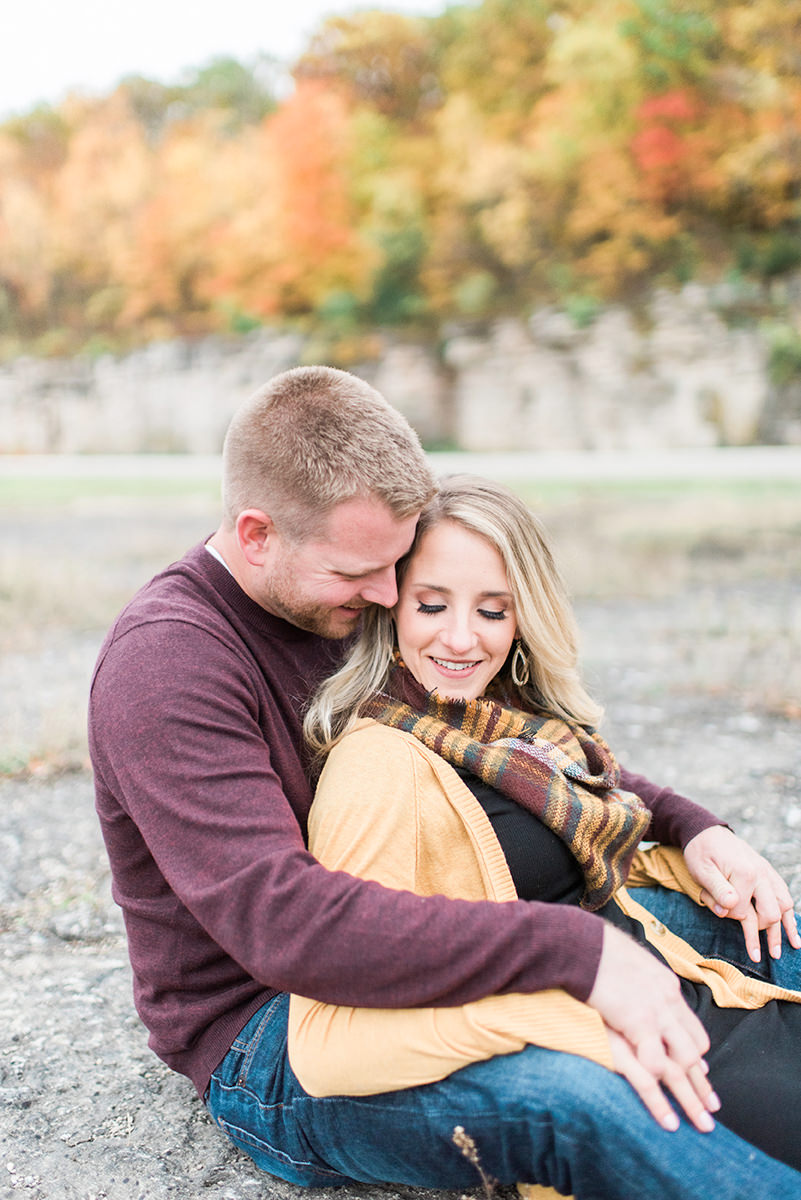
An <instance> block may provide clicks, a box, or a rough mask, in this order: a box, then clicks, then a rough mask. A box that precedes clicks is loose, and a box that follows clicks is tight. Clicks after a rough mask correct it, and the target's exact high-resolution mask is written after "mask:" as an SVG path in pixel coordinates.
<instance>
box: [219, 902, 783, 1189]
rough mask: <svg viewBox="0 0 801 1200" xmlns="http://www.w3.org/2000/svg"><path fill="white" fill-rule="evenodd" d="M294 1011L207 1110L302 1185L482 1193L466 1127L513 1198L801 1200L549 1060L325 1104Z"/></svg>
mask: <svg viewBox="0 0 801 1200" xmlns="http://www.w3.org/2000/svg"><path fill="white" fill-rule="evenodd" d="M635 895H636V898H637V899H638V900H639V901H640V902H641V903H643V904H645V905H646V907H648V908H649V909H651V910H652V911H653V912H654V914H655V915H656V916H657V917H658V918H659V919H660V920H663V921H664V922H665V924H667V925H669V926H670V928H672V929H673V930H674V931H675V932H676V933H679V934H682V935H683V936H686V937H687V938H688V940H690V941H692V942H693V944H694V945H695V946H696V947H697V948H698V949H699V950H701V951H702V952H703V953H710V952H711V950H712V948H713V944H714V947H716V948H717V947H720V949H719V950H716V952H719V953H724V952H725V957H736V956H739V957H740V959H742V960H743V962H744V964H745V965H747V964H748V961H749V960H748V959H747V958H744V956H743V955H742V953H741V950H740V946H739V943H738V940H737V939H738V937H739V939H740V941H742V934H741V932H740V928H739V926H738V925H735V924H734V923H733V922H728V923H726V922H721V921H719V920H718V919H717V918H713V917H712V916H711V915H710V914H708V913H706V912H705V910H699V909H697V907H696V906H695V905H694V904H693V903H692V901H686V903H685V899H686V898H685V897H682V896H678V895H675V894H673V893H668V892H666V891H665V890H664V889H661V888H655V889H652V888H647V889H646V888H640V889H637V891H636V892H635ZM687 905H689V906H690V907H689V908H688V907H687ZM690 925H693V926H695V925H698V926H699V928H698V929H697V930H696V929H695V928H693V929H692V930H691V929H690ZM727 925H728V928H727V927H726V926H727ZM773 977H774V978H775V981H776V982H777V983H783V984H784V986H791V987H800V986H801V952H794V951H792V950H791V949H789V948H787V949H785V951H784V953H783V955H782V959H781V960H780V964H779V970H778V971H777V972H776V973H775V974H774V976H773ZM288 1006H289V999H288V997H287V996H285V995H281V996H277V997H275V998H274V999H273V1000H271V1001H269V1002H268V1004H266V1005H265V1006H264V1008H262V1009H261V1010H260V1011H259V1012H258V1013H256V1014H255V1016H253V1017H252V1018H251V1020H250V1021H249V1022H248V1024H247V1025H246V1026H245V1028H244V1029H243V1030H242V1031H241V1033H240V1034H239V1036H238V1037H237V1038H236V1040H235V1041H234V1043H233V1045H232V1047H231V1049H230V1051H229V1053H228V1054H227V1055H226V1057H225V1058H224V1059H223V1061H222V1063H221V1064H220V1066H219V1067H218V1069H217V1070H216V1071H215V1072H214V1075H213V1076H212V1080H211V1084H210V1088H209V1094H208V1097H207V1103H208V1108H209V1111H210V1113H211V1114H212V1116H213V1117H214V1120H215V1121H216V1122H217V1124H218V1125H219V1126H220V1127H221V1129H223V1130H224V1132H225V1133H226V1134H227V1135H228V1136H229V1137H230V1138H231V1140H232V1141H233V1142H234V1143H235V1144H236V1145H237V1146H239V1147H240V1148H241V1149H243V1150H245V1151H246V1152H247V1153H248V1154H249V1155H250V1156H251V1158H252V1159H253V1160H254V1162H255V1163H256V1164H257V1165H258V1166H259V1167H261V1168H262V1169H264V1170H265V1171H269V1172H270V1173H271V1174H273V1175H277V1176H279V1177H280V1178H281V1179H285V1180H287V1181H289V1182H290V1183H295V1184H300V1185H304V1186H309V1187H326V1186H327V1187H331V1186H337V1185H340V1184H349V1183H352V1182H354V1181H357V1182H362V1183H396V1184H406V1185H410V1186H419V1187H427V1188H447V1189H464V1188H473V1187H476V1186H477V1185H478V1184H479V1183H480V1180H479V1177H478V1174H477V1173H476V1171H475V1168H473V1167H472V1166H471V1165H470V1164H469V1163H468V1162H467V1161H466V1159H465V1158H464V1157H463V1156H462V1155H461V1153H460V1152H459V1151H458V1149H457V1148H456V1147H455V1146H454V1145H453V1142H452V1134H453V1129H454V1126H456V1125H461V1126H463V1127H464V1129H465V1130H466V1131H467V1133H468V1134H469V1135H470V1136H471V1137H472V1138H473V1140H474V1142H475V1143H476V1145H477V1147H478V1151H479V1156H480V1159H481V1164H482V1166H483V1168H484V1170H485V1171H486V1172H487V1173H488V1174H490V1175H491V1176H493V1177H494V1178H495V1179H496V1180H498V1182H500V1183H502V1184H510V1183H515V1182H518V1181H526V1182H536V1183H542V1184H550V1185H551V1186H553V1187H555V1188H556V1189H557V1191H559V1192H562V1193H563V1194H570V1193H572V1194H573V1195H574V1196H576V1197H577V1200H632V1198H633V1197H637V1200H672V1198H675V1200H709V1198H710V1197H714V1198H715V1200H735V1198H742V1200H753V1198H754V1197H755V1196H770V1197H771V1200H801V1174H799V1173H798V1172H796V1171H793V1170H791V1169H790V1168H789V1167H787V1166H785V1165H784V1164H783V1163H779V1162H778V1161H776V1160H775V1159H773V1158H769V1157H768V1156H767V1155H765V1154H763V1153H762V1152H761V1151H759V1150H756V1149H754V1147H752V1146H751V1145H750V1144H749V1143H747V1142H745V1141H743V1140H742V1139H741V1138H739V1137H737V1136H736V1135H735V1134H733V1133H731V1132H730V1131H729V1130H728V1129H726V1128H725V1127H724V1126H722V1125H721V1124H720V1123H718V1124H717V1126H716V1128H715V1130H714V1132H713V1133H710V1134H702V1133H698V1132H697V1131H696V1130H695V1129H694V1128H693V1127H692V1126H691V1125H690V1124H689V1123H688V1122H687V1121H682V1124H681V1126H680V1128H679V1130H678V1131H677V1132H676V1133H667V1132H665V1131H664V1130H662V1129H660V1127H659V1126H658V1125H657V1124H656V1122H655V1121H654V1120H653V1118H652V1117H651V1116H650V1115H649V1114H648V1112H647V1111H646V1109H645V1108H644V1107H643V1105H642V1103H641V1102H640V1100H639V1098H638V1097H637V1095H636V1094H635V1093H634V1091H633V1090H632V1089H631V1087H630V1086H629V1084H628V1083H627V1082H626V1081H625V1080H624V1079H622V1078H621V1077H620V1076H617V1075H615V1074H613V1073H612V1072H610V1071H607V1070H605V1069H604V1068H603V1067H600V1066H597V1065H596V1064H595V1063H591V1062H589V1061H587V1060H586V1059H582V1058H579V1057H577V1056H575V1055H571V1054H559V1053H555V1052H553V1051H550V1050H543V1049H541V1048H539V1047H536V1046H529V1047H527V1048H526V1049H525V1050H523V1051H521V1052H520V1053H519V1054H512V1055H506V1056H503V1057H499V1058H494V1059H490V1060H489V1061H488V1062H482V1063H476V1064H474V1065H472V1066H469V1067H465V1068H464V1069H462V1070H461V1071H456V1072H454V1074H453V1075H450V1076H449V1077H448V1078H447V1079H443V1080H441V1081H440V1082H439V1083H434V1084H428V1085H426V1086H424V1087H419V1088H409V1089H406V1090H404V1091H399V1092H386V1093H382V1094H381V1095H376V1096H360V1097H348V1096H337V1097H326V1098H323V1099H315V1098H314V1097H311V1096H309V1095H307V1093H306V1092H304V1091H303V1089H302V1088H301V1086H300V1084H299V1083H298V1081H297V1079H296V1078H295V1076H294V1074H293V1072H292V1069H291V1067H290V1066H289V1062H288V1059H287V1048H286V1038H287V1011H288Z"/></svg>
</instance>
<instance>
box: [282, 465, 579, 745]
mask: <svg viewBox="0 0 801 1200" xmlns="http://www.w3.org/2000/svg"><path fill="white" fill-rule="evenodd" d="M442 521H453V522H455V523H456V524H458V525H461V526H463V527H464V528H465V529H468V530H470V531H471V532H472V533H476V534H478V535H479V537H483V538H485V539H486V541H488V542H489V543H490V545H491V546H493V547H494V548H495V550H497V552H498V554H500V556H501V559H502V561H503V565H504V568H505V571H506V577H507V579H508V581H509V587H510V589H511V592H512V596H513V598H514V604H515V615H516V618H517V634H518V638H519V641H520V644H521V648H522V651H523V653H524V655H525V658H526V662H527V664H528V670H529V679H528V682H527V683H526V684H525V685H524V686H522V687H520V686H518V685H517V684H515V683H513V681H512V677H511V670H510V660H511V657H512V655H511V653H510V656H509V659H508V660H507V662H506V664H505V665H504V667H503V668H502V670H501V672H500V676H499V680H500V682H502V683H503V684H505V685H506V689H507V690H511V691H512V693H513V694H514V693H516V700H517V701H518V702H519V704H520V707H522V708H538V709H545V710H546V711H548V712H552V713H555V714H556V715H558V716H563V717H568V718H569V719H571V720H573V721H576V722H578V723H579V724H580V725H589V726H595V725H597V724H598V722H599V720H600V718H601V709H600V707H599V706H598V705H597V704H596V703H595V701H594V700H593V699H592V698H591V697H590V696H589V695H588V693H587V691H586V690H585V688H584V685H583V683H582V681H581V677H580V674H579V670H578V633H577V628H576V622H575V618H574V616H573V610H572V606H571V604H570V600H569V598H568V594H567V590H566V588H565V585H564V583H563V581H562V577H561V575H560V574H559V570H558V568H557V566H556V563H555V562H554V558H553V555H552V553H551V549H550V546H549V545H548V539H547V535H546V533H545V530H544V528H543V526H542V524H541V522H540V521H539V520H538V519H537V517H535V515H534V513H533V512H532V511H531V509H530V508H529V507H528V506H527V505H526V504H525V503H524V502H523V501H522V500H521V499H520V498H519V497H518V496H516V495H515V494H514V493H513V492H511V491H509V489H508V488H506V487H504V486H503V484H500V483H495V482H494V481H493V480H490V479H483V478H481V477H479V476H474V475H451V476H447V477H446V478H445V479H443V480H442V481H441V487H440V490H439V492H438V493H437V495H436V496H434V498H433V500H431V501H430V502H429V503H428V504H427V505H426V507H425V508H424V509H423V511H422V513H421V514H420V520H419V522H418V525H417V532H416V534H415V539H414V542H413V544H412V547H411V549H410V550H409V553H408V554H407V555H405V557H404V558H402V559H401V560H400V562H399V563H398V566H397V577H398V586H399V587H400V586H401V585H402V583H403V577H404V574H405V572H406V569H407V567H408V565H409V563H410V561H411V560H412V558H413V557H414V555H415V553H416V551H417V548H418V546H419V545H420V543H421V541H422V539H423V538H424V537H425V535H426V533H427V532H428V530H429V529H432V528H433V527H434V526H435V525H439V524H440V522H442ZM395 644H396V641H395V629H394V622H393V618H392V613H391V612H390V611H389V610H388V609H385V608H380V607H378V606H374V607H372V608H369V609H367V610H366V611H365V615H364V620H363V623H362V628H361V632H360V634H359V636H358V638H357V640H356V642H355V643H354V646H353V649H352V650H351V652H350V654H349V655H348V657H347V659H346V660H345V662H344V663H343V665H342V666H341V667H340V668H339V670H338V671H337V672H336V674H334V675H332V676H331V677H330V678H329V679H327V680H326V681H325V683H323V684H322V685H321V686H320V688H319V689H318V691H317V693H316V694H315V696H314V697H313V698H312V701H311V703H310V705H309V708H308V711H307V713H306V718H305V721H304V726H303V731H304V734H305V736H306V739H307V742H308V743H309V745H310V747H311V748H312V749H313V750H314V751H315V752H316V753H317V754H318V755H325V754H327V753H328V751H329V750H330V749H331V747H332V746H333V745H334V744H335V743H336V742H337V741H338V740H339V739H340V738H341V737H342V736H343V735H344V734H345V733H346V732H347V731H348V729H349V728H350V727H351V725H352V724H353V723H354V721H355V720H356V719H357V718H358V715H359V708H360V706H361V705H362V704H363V703H364V701H365V700H366V699H367V698H368V697H369V696H371V695H373V693H374V692H376V691H379V690H381V688H383V687H384V685H385V684H386V682H387V677H388V675H389V671H390V667H391V666H392V660H393V653H394V650H395ZM517 675H518V678H520V673H519V672H517Z"/></svg>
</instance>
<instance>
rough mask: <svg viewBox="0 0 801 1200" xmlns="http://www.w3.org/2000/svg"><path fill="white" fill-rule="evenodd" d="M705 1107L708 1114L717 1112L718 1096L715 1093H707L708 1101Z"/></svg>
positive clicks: (718, 1105)
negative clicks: (708, 1111)
mask: <svg viewBox="0 0 801 1200" xmlns="http://www.w3.org/2000/svg"><path fill="white" fill-rule="evenodd" d="M706 1106H707V1108H708V1109H709V1110H710V1112H717V1111H718V1109H719V1108H720V1096H719V1095H718V1094H717V1092H710V1093H709V1099H708V1100H707V1102H706Z"/></svg>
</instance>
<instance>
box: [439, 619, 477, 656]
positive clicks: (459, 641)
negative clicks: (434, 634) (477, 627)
mask: <svg viewBox="0 0 801 1200" xmlns="http://www.w3.org/2000/svg"><path fill="white" fill-rule="evenodd" d="M440 638H441V640H442V642H443V644H444V645H446V646H447V647H448V648H449V649H451V650H453V651H454V652H455V653H457V654H465V653H466V652H467V651H468V650H471V649H472V648H473V646H474V645H475V643H476V635H475V632H474V630H473V629H472V628H471V626H470V623H469V621H465V620H456V619H454V620H451V621H448V622H447V624H446V625H445V626H444V627H443V629H442V631H441V633H440Z"/></svg>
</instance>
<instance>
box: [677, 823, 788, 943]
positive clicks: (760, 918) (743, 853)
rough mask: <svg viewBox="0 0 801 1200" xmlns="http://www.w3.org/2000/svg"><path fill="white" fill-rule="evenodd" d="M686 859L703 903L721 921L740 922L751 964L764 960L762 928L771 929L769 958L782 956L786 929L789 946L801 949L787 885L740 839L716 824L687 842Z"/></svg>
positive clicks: (768, 934)
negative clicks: (720, 918)
mask: <svg viewBox="0 0 801 1200" xmlns="http://www.w3.org/2000/svg"><path fill="white" fill-rule="evenodd" d="M684 860H685V862H686V863H687V867H688V870H689V872H690V874H691V875H692V877H693V879H694V880H695V881H696V883H698V884H700V885H701V888H702V889H703V890H702V892H701V903H702V904H705V905H706V906H707V907H708V908H710V909H711V910H712V912H714V913H716V914H717V916H719V917H732V918H733V919H734V920H735V921H739V922H740V924H741V925H742V927H743V936H744V938H745V948H746V950H747V952H748V957H749V958H750V959H751V961H752V962H759V961H760V958H761V957H762V954H761V950H760V946H759V931H760V929H765V930H766V931H767V939H768V949H769V951H770V955H771V958H779V956H780V955H781V945H782V928H784V930H785V932H786V934H787V940H788V941H789V943H790V945H791V946H793V947H794V948H795V949H796V950H798V949H799V948H801V936H799V933H798V929H797V927H796V922H795V914H794V912H793V901H792V897H791V896H790V893H789V891H788V889H787V885H786V884H785V882H784V880H783V879H782V878H781V876H780V875H779V874H778V872H777V871H775V870H774V869H773V867H772V866H771V865H770V863H769V862H768V861H767V859H765V858H763V857H762V855H761V854H757V852H756V850H752V849H751V847H750V846H749V845H748V843H747V842H744V841H743V840H742V838H739V837H737V835H736V834H735V833H732V831H731V830H730V829H726V828H725V827H724V826H722V825H714V826H712V828H711V829H705V830H703V832H702V833H699V834H696V836H695V837H694V838H693V839H692V840H691V841H689V842H688V843H687V845H686V846H685V848H684Z"/></svg>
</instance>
